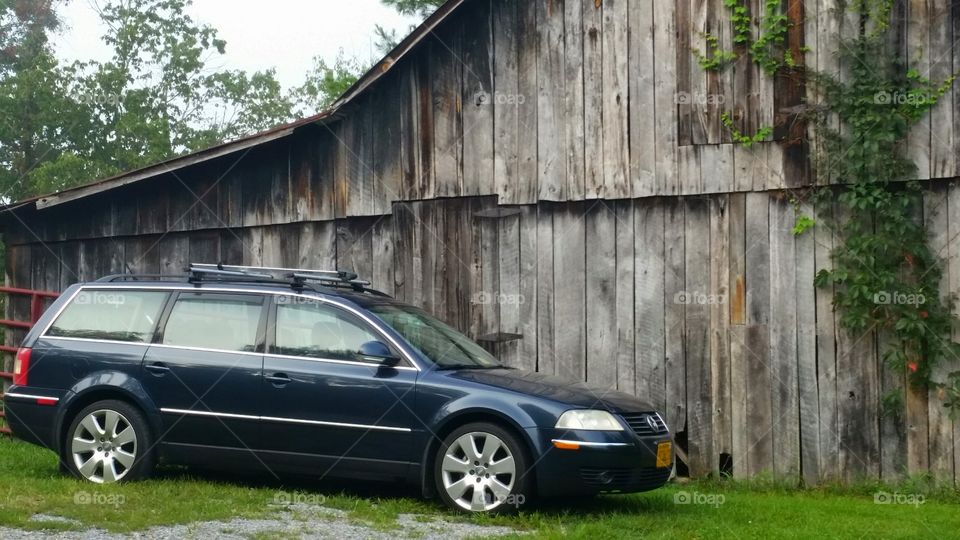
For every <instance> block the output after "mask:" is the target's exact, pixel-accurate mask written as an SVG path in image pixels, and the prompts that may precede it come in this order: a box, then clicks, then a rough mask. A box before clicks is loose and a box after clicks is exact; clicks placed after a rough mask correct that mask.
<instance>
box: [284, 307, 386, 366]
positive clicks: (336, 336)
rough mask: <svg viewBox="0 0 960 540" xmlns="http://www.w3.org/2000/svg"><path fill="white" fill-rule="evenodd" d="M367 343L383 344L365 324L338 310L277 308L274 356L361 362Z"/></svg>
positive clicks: (327, 308) (324, 308) (329, 308)
mask: <svg viewBox="0 0 960 540" xmlns="http://www.w3.org/2000/svg"><path fill="white" fill-rule="evenodd" d="M368 341H382V340H381V339H380V338H379V337H377V336H376V335H375V334H374V333H373V332H371V331H370V330H369V329H368V328H367V327H366V325H365V324H363V323H362V322H360V321H359V320H357V319H355V318H354V317H352V316H350V315H348V314H347V313H344V312H342V311H340V310H338V309H335V308H331V307H328V306H323V305H320V304H317V303H313V302H306V303H297V304H279V303H278V304H277V327H276V339H275V341H274V347H273V349H274V350H273V351H272V352H273V353H274V354H283V355H287V356H307V357H313V358H325V359H331V360H353V361H362V359H361V357H360V356H359V355H358V354H357V353H358V352H359V351H360V346H361V345H363V344H364V343H366V342H368Z"/></svg>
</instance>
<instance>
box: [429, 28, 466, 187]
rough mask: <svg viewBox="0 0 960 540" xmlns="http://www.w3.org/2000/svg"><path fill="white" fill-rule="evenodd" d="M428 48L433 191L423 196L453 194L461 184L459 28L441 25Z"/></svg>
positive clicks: (461, 71) (461, 134)
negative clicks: (431, 110) (429, 49)
mask: <svg viewBox="0 0 960 540" xmlns="http://www.w3.org/2000/svg"><path fill="white" fill-rule="evenodd" d="M434 37H435V38H436V40H435V43H434V46H433V47H432V48H431V51H430V76H431V82H432V95H433V122H434V124H433V176H434V183H435V191H432V192H431V191H430V190H426V189H425V190H424V191H423V192H422V193H421V195H422V196H423V197H424V198H428V199H429V198H434V197H455V196H457V195H460V194H461V193H462V187H463V168H462V166H461V164H462V162H463V117H462V114H461V112H462V105H463V104H462V102H461V99H460V89H461V87H462V77H463V70H462V67H461V65H460V60H459V58H460V57H461V55H462V54H463V49H462V47H461V43H462V41H461V38H462V36H461V33H460V31H459V28H454V27H453V26H450V27H441V28H439V29H438V31H437V32H435V33H434Z"/></svg>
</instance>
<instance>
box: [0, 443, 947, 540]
mask: <svg viewBox="0 0 960 540" xmlns="http://www.w3.org/2000/svg"><path fill="white" fill-rule="evenodd" d="M878 492H884V493H889V494H892V495H890V496H889V497H887V498H888V499H889V500H891V501H892V502H891V503H889V504H877V503H876V502H875V500H874V499H875V496H876V494H877V493H878ZM894 494H895V495H894ZM879 497H880V498H884V496H883V495H880V496H879ZM290 499H294V500H296V501H299V502H306V503H317V502H321V503H322V504H324V505H325V506H328V507H332V508H338V509H341V510H346V511H347V512H348V515H349V518H350V519H351V520H352V521H356V522H362V523H365V524H368V525H370V526H373V527H375V528H377V529H384V530H388V529H390V528H392V527H394V526H395V524H396V517H397V515H398V514H400V513H413V514H423V515H426V516H439V517H443V518H445V519H448V520H466V521H473V522H475V523H478V524H484V525H503V526H508V527H512V528H515V529H518V530H520V531H523V532H524V533H525V535H524V537H533V538H559V537H574V538H614V537H624V536H628V537H639V536H645V537H650V538H771V537H775V538H813V537H817V538H848V537H854V538H951V537H956V534H957V531H958V530H960V506H958V503H960V495H958V494H957V492H956V491H948V490H933V489H931V488H930V487H929V486H927V485H925V484H924V483H923V482H914V483H912V485H903V486H899V487H898V488H891V487H883V486H880V485H868V484H864V485H859V486H857V487H855V488H837V487H828V488H820V489H816V490H811V489H808V490H802V489H797V488H791V487H786V486H784V485H783V484H776V483H773V482H762V481H757V482H752V483H750V484H746V483H737V482H732V481H701V482H691V483H686V484H673V485H670V486H668V487H666V488H664V489H660V490H657V491H654V492H650V493H645V494H638V495H623V496H615V495H611V496H602V497H597V498H595V499H587V500H566V501H554V502H549V503H545V504H540V505H537V506H534V507H532V508H529V509H527V510H524V511H522V512H521V513H520V514H519V515H516V516H498V517H486V516H480V517H464V516H458V515H455V514H453V513H451V512H447V511H446V510H444V509H443V508H442V507H441V506H440V505H439V503H436V502H433V501H424V500H421V499H418V498H417V497H416V493H415V492H413V491H411V490H409V489H402V490H401V489H398V488H396V487H390V486H378V485H370V486H362V487H360V488H357V487H356V486H351V487H349V488H345V487H344V486H336V485H333V484H330V483H316V482H309V481H304V480H287V481H284V482H280V481H277V480H276V479H272V478H270V477H263V478H256V479H249V478H247V479H243V480H234V481H231V480H228V479H226V478H224V477H219V476H213V475H206V474H203V475H200V476H197V474H190V473H188V472H186V471H184V470H181V469H161V470H160V471H159V473H158V477H157V478H156V479H151V480H149V481H145V482H138V483H133V484H129V485H119V486H116V485H115V486H94V485H93V484H88V483H83V482H79V481H76V480H73V479H71V478H68V477H66V476H64V475H61V474H60V473H59V472H58V468H57V463H56V458H55V456H54V455H53V453H51V452H48V451H44V450H41V449H39V448H37V447H34V446H30V445H27V444H25V443H21V442H19V441H12V440H10V439H7V438H3V439H0V526H7V527H17V528H22V529H85V528H89V527H98V528H102V529H106V530H109V531H114V532H129V531H136V530H142V529H145V528H148V527H151V526H156V525H170V524H178V523H191V522H196V521H209V520H229V519H231V518H235V517H249V518H256V517H271V516H276V515H278V514H280V513H281V512H282V510H280V509H279V508H280V507H278V506H277V505H276V504H275V503H277V502H286V500H290ZM38 513H39V514H46V515H55V516H62V517H65V518H70V519H72V520H75V521H76V522H79V525H78V524H76V523H70V522H67V523H59V522H53V523H40V522H36V521H31V520H30V518H31V516H33V515H34V514H38Z"/></svg>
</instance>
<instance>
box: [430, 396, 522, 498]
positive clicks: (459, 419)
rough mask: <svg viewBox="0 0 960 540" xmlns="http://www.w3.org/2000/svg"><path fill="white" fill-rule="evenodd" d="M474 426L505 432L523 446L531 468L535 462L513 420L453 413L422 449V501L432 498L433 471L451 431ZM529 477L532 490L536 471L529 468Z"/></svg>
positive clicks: (481, 412)
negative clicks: (483, 424) (480, 424)
mask: <svg viewBox="0 0 960 540" xmlns="http://www.w3.org/2000/svg"><path fill="white" fill-rule="evenodd" d="M476 422H488V423H491V424H495V425H497V426H499V427H501V428H503V429H505V430H507V431H509V432H510V433H511V434H512V435H514V436H516V437H517V439H518V440H519V441H520V442H521V444H523V448H522V451H524V452H526V454H527V458H528V459H529V460H530V463H531V464H533V463H534V462H535V461H534V460H535V459H536V456H535V446H534V444H533V441H532V440H531V439H530V436H529V434H528V433H527V431H526V430H525V429H523V427H521V425H520V424H519V423H518V422H517V421H516V420H515V419H513V418H511V417H510V416H508V415H506V414H504V413H502V412H500V411H497V410H494V409H487V408H481V407H476V408H470V409H464V410H461V411H457V412H456V413H452V414H450V415H448V416H447V417H446V418H444V419H443V420H442V421H441V422H440V423H439V424H438V427H437V429H435V430H434V431H433V433H431V434H430V435H429V440H428V442H427V444H426V446H425V448H424V453H423V456H422V458H421V461H420V462H421V463H422V464H423V466H422V467H421V471H420V489H421V492H422V494H423V496H424V497H428V498H429V497H433V496H434V495H436V487H435V485H434V484H435V482H434V474H433V468H434V464H435V462H436V454H437V449H439V448H440V443H442V442H443V439H445V438H446V437H447V435H449V434H450V433H452V432H453V431H454V430H455V429H457V428H459V427H461V426H464V425H467V424H472V423H476ZM529 474H530V475H531V479H530V487H531V489H536V486H537V471H536V467H532V466H531V471H530V473H529Z"/></svg>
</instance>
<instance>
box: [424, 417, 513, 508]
mask: <svg viewBox="0 0 960 540" xmlns="http://www.w3.org/2000/svg"><path fill="white" fill-rule="evenodd" d="M528 463H529V461H528V459H527V456H526V453H525V448H524V446H523V443H522V442H521V441H520V440H518V438H517V437H516V436H514V435H513V434H512V433H510V432H509V431H507V430H505V429H503V428H501V427H500V426H498V425H496V424H490V423H486V422H480V423H475V424H467V425H465V426H462V427H460V428H458V429H456V430H454V431H453V432H452V433H450V434H449V435H447V437H446V438H445V439H444V440H443V443H441V444H440V448H439V450H438V451H437V456H436V460H435V467H434V478H435V479H436V483H437V491H438V492H439V493H440V498H441V499H443V502H444V503H446V504H447V505H448V506H450V507H451V508H453V509H454V510H458V511H467V512H513V511H516V510H518V509H519V507H520V506H521V505H523V504H525V503H526V502H527V497H528V495H529V493H530V490H529V488H528V487H529V486H530V484H531V481H532V475H531V474H527V473H528Z"/></svg>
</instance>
